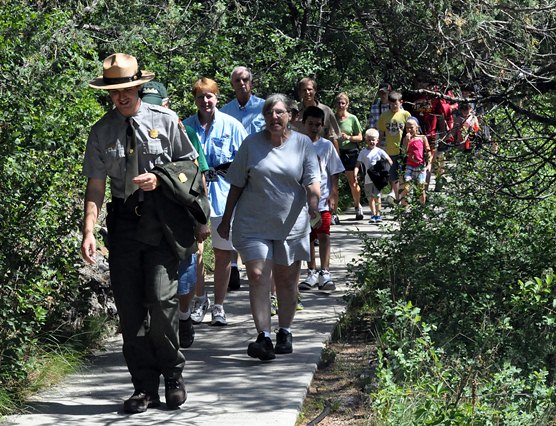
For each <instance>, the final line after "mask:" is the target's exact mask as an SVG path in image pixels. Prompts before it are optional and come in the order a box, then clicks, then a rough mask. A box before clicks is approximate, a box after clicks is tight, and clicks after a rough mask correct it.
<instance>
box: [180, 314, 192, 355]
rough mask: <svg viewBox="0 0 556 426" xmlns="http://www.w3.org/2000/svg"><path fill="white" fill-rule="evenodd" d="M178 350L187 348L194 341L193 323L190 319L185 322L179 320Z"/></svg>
mask: <svg viewBox="0 0 556 426" xmlns="http://www.w3.org/2000/svg"><path fill="white" fill-rule="evenodd" d="M179 337H180V348H188V347H190V346H191V345H192V344H193V340H195V328H194V327H193V321H192V320H191V317H189V318H187V319H186V320H180V331H179Z"/></svg>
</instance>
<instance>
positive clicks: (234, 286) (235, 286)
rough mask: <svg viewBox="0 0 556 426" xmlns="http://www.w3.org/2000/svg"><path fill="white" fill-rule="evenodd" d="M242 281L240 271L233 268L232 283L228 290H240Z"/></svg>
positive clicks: (231, 272)
mask: <svg viewBox="0 0 556 426" xmlns="http://www.w3.org/2000/svg"><path fill="white" fill-rule="evenodd" d="M240 286H241V280H240V279H239V269H238V267H237V266H232V269H231V270H230V282H229V283H228V290H230V291H233V290H239V287H240Z"/></svg>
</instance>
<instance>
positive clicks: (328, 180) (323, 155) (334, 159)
mask: <svg viewBox="0 0 556 426" xmlns="http://www.w3.org/2000/svg"><path fill="white" fill-rule="evenodd" d="M323 125H324V112H323V111H322V110H321V109H320V108H319V107H315V106H309V107H307V108H306V109H305V110H304V111H303V126H304V130H305V134H306V135H307V136H309V138H311V140H312V141H313V146H314V147H315V151H316V152H317V157H318V160H319V166H320V171H321V180H320V200H319V213H320V216H321V219H320V221H319V222H317V223H316V224H314V226H313V229H312V230H311V235H310V239H311V260H310V261H309V262H307V267H308V269H309V271H308V274H307V278H306V279H305V280H304V281H302V282H301V283H300V284H299V289H300V290H310V289H312V288H314V287H315V286H317V285H318V288H319V290H334V289H335V288H336V285H335V284H334V281H332V277H331V276H330V271H329V270H328V268H329V266H330V222H331V221H332V213H331V212H333V211H335V210H336V207H337V204H338V178H339V175H340V173H343V172H344V166H343V164H342V160H340V156H339V155H338V153H337V151H336V149H335V148H334V145H333V144H332V142H330V141H329V140H328V139H324V138H323V137H321V136H320V134H321V130H322V126H323ZM316 239H318V241H319V257H320V267H321V270H320V271H319V272H317V266H316V259H315V240H316Z"/></svg>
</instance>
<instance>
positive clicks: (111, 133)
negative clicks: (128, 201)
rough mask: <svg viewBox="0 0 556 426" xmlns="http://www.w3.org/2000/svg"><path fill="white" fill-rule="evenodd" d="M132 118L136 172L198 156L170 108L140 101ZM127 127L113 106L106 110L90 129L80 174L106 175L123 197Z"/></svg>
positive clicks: (116, 193) (99, 177)
mask: <svg viewBox="0 0 556 426" xmlns="http://www.w3.org/2000/svg"><path fill="white" fill-rule="evenodd" d="M132 118H133V120H134V121H135V126H134V127H135V134H136V137H137V152H138V153H139V157H138V160H139V174H141V173H145V172H149V171H151V170H152V169H153V167H154V166H156V165H158V164H166V163H169V162H171V161H176V160H186V159H187V160H194V159H195V158H197V157H198V154H197V151H195V148H193V145H191V142H190V141H189V139H188V138H187V137H186V136H184V133H183V132H180V130H179V127H178V116H177V115H176V113H175V112H173V111H172V110H170V109H168V108H164V107H161V106H158V105H151V104H147V103H146V102H141V105H140V107H139V110H138V111H137V113H136V114H135V115H134V116H133V117H132ZM126 130H127V122H126V117H124V116H123V115H122V114H120V112H119V111H118V110H117V109H116V108H114V109H113V110H111V111H110V112H108V113H106V114H105V115H104V116H103V117H102V118H101V119H100V120H99V121H97V122H96V123H95V124H94V125H93V128H92V129H91V133H90V134H89V139H88V140H87V148H86V150H85V159H84V161H83V174H84V175H85V176H87V177H88V178H96V179H105V178H106V177H107V176H109V177H110V190H111V192H112V197H118V198H124V188H125V172H126V165H125V146H126Z"/></svg>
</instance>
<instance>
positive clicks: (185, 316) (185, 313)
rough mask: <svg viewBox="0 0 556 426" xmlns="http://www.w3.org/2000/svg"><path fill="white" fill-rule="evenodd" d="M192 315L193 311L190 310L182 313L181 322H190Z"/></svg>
mask: <svg viewBox="0 0 556 426" xmlns="http://www.w3.org/2000/svg"><path fill="white" fill-rule="evenodd" d="M190 315H191V309H188V310H187V311H180V321H185V320H188V319H189V316H190Z"/></svg>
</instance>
